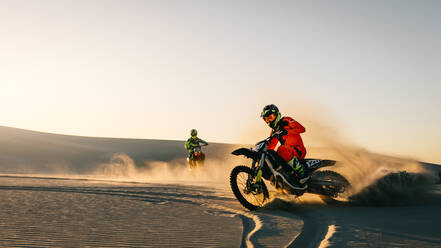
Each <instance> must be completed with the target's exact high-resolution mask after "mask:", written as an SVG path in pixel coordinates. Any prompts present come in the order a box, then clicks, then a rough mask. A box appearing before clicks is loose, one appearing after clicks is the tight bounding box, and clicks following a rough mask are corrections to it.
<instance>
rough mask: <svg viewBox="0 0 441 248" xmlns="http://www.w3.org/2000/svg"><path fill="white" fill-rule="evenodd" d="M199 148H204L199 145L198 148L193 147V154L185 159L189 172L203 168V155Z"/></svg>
mask: <svg viewBox="0 0 441 248" xmlns="http://www.w3.org/2000/svg"><path fill="white" fill-rule="evenodd" d="M201 146H205V144H199V146H197V147H195V148H194V149H193V154H192V155H191V156H190V158H187V161H188V165H189V166H190V170H193V169H196V168H199V169H203V168H204V162H205V154H204V153H203V152H202V148H201Z"/></svg>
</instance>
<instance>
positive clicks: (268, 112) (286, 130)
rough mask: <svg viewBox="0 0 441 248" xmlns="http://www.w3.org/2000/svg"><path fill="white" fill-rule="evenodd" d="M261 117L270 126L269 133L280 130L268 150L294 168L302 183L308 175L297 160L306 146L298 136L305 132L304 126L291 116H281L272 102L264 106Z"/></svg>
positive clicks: (303, 153)
mask: <svg viewBox="0 0 441 248" xmlns="http://www.w3.org/2000/svg"><path fill="white" fill-rule="evenodd" d="M261 117H262V118H263V119H264V121H265V122H266V123H267V124H268V125H269V126H270V127H271V129H272V130H271V135H272V134H273V133H274V132H281V134H280V135H278V137H274V138H273V139H272V140H271V141H270V143H269V145H268V150H274V151H276V152H277V154H279V156H280V157H281V158H283V159H284V160H285V161H286V162H287V163H288V164H289V165H290V166H291V167H292V168H293V169H294V170H292V171H295V173H296V176H297V177H298V181H299V183H300V184H302V185H303V184H304V183H305V182H306V181H307V180H308V179H309V175H306V173H305V171H304V169H303V165H302V164H301V163H300V161H299V159H303V158H305V156H306V148H305V146H304V145H303V140H302V137H300V134H301V133H304V132H305V128H304V127H303V126H302V125H301V124H300V123H299V122H297V121H296V120H294V119H293V118H291V117H287V116H285V117H282V116H281V114H280V111H279V109H278V108H277V107H276V106H275V105H274V104H270V105H267V106H265V107H264V108H263V111H262V114H261ZM287 179H289V178H287Z"/></svg>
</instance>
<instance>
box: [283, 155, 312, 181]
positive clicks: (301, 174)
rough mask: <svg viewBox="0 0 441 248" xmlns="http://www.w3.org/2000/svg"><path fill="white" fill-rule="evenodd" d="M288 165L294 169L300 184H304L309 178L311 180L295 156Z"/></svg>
mask: <svg viewBox="0 0 441 248" xmlns="http://www.w3.org/2000/svg"><path fill="white" fill-rule="evenodd" d="M288 164H289V165H290V166H292V168H293V169H294V171H295V173H296V176H297V178H298V181H299V183H300V184H302V185H303V184H305V183H306V182H307V181H308V180H309V178H311V176H310V175H308V173H306V172H305V170H304V169H303V165H302V164H301V163H300V161H299V159H298V158H297V157H296V156H294V157H293V158H292V159H291V160H290V161H289V162H288Z"/></svg>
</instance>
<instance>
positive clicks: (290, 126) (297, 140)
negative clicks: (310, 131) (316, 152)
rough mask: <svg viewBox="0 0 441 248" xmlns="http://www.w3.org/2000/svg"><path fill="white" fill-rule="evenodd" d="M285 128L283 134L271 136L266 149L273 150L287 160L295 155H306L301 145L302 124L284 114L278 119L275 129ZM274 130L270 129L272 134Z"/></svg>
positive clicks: (300, 156)
mask: <svg viewBox="0 0 441 248" xmlns="http://www.w3.org/2000/svg"><path fill="white" fill-rule="evenodd" d="M281 129H284V130H285V134H283V135H281V136H279V137H278V138H276V137H275V138H273V139H272V140H271V141H270V143H269V144H268V150H275V151H277V153H279V155H280V156H281V157H282V158H283V159H285V160H286V161H289V160H291V159H292V156H293V155H295V156H296V157H297V158H299V159H303V158H305V156H306V148H305V146H304V145H303V140H302V137H300V134H301V133H304V132H305V128H304V127H303V126H302V124H300V123H298V122H297V121H296V120H294V119H293V118H291V117H288V116H285V117H283V118H282V119H281V120H280V123H279V125H278V129H277V130H281ZM273 132H274V130H272V131H271V134H273Z"/></svg>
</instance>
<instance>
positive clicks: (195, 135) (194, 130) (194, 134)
mask: <svg viewBox="0 0 441 248" xmlns="http://www.w3.org/2000/svg"><path fill="white" fill-rule="evenodd" d="M190 135H191V137H192V138H193V139H196V138H197V137H198V131H197V130H196V129H192V130H191V131H190Z"/></svg>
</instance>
